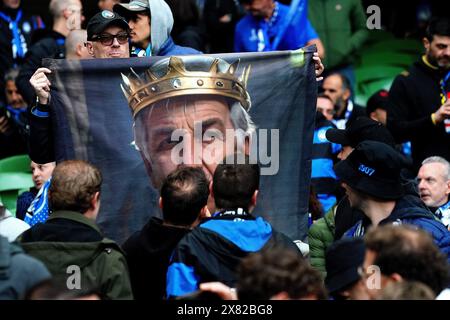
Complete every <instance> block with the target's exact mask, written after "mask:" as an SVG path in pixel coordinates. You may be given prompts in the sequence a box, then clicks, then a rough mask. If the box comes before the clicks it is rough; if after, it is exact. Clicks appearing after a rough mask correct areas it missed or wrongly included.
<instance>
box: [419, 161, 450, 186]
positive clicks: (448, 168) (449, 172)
mask: <svg viewBox="0 0 450 320" xmlns="http://www.w3.org/2000/svg"><path fill="white" fill-rule="evenodd" d="M429 163H441V164H443V165H444V167H445V172H443V175H444V178H445V179H446V180H450V162H448V161H447V160H445V159H444V158H442V157H439V156H433V157H428V158H426V159H425V160H423V161H422V165H424V164H429Z"/></svg>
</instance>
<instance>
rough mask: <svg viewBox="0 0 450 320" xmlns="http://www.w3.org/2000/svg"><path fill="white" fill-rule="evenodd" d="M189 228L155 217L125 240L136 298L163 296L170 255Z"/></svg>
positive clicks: (124, 245)
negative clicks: (169, 223) (173, 224)
mask: <svg viewBox="0 0 450 320" xmlns="http://www.w3.org/2000/svg"><path fill="white" fill-rule="evenodd" d="M189 231H190V230H189V229H188V228H183V227H175V226H168V225H164V224H163V221H162V220H161V219H159V218H156V217H153V218H151V219H150V221H149V222H148V223H147V224H146V225H145V226H144V227H143V228H142V230H141V231H138V232H136V233H135V234H133V235H132V236H131V237H130V238H129V239H128V240H127V241H126V242H125V243H124V244H123V246H122V248H123V250H124V251H125V253H126V259H127V263H128V268H129V271H130V280H131V288H132V289H133V296H134V298H135V299H136V300H148V301H152V300H153V301H154V300H162V299H163V298H164V295H165V292H166V273H167V268H168V267H169V261H170V256H171V255H172V252H173V249H174V248H175V246H176V245H177V244H178V242H179V241H180V240H181V238H182V237H183V236H184V235H185V234H187V233H188V232H189Z"/></svg>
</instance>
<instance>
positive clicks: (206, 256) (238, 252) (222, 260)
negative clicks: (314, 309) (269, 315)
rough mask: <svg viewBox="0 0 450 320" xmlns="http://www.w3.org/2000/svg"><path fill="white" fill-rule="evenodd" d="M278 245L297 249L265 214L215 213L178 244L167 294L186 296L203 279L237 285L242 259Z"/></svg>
mask: <svg viewBox="0 0 450 320" xmlns="http://www.w3.org/2000/svg"><path fill="white" fill-rule="evenodd" d="M276 245H280V246H283V247H286V248H289V249H292V250H294V251H295V252H297V253H298V254H299V256H301V252H300V251H299V250H298V248H297V246H296V245H295V244H294V242H293V241H292V240H291V239H289V238H288V237H287V236H286V235H284V234H282V233H280V232H277V231H276V230H274V229H273V228H272V226H271V225H270V224H269V223H268V222H267V221H265V220H264V219H263V218H262V217H257V218H255V217H253V216H251V215H250V214H246V213H244V214H236V213H235V214H228V212H226V213H216V214H214V216H213V217H212V218H209V219H205V220H204V221H203V222H202V223H201V224H200V225H199V226H197V227H195V228H194V229H193V230H192V231H191V232H190V233H188V234H187V235H186V236H185V237H184V238H183V239H181V241H180V242H179V243H178V245H177V246H176V248H175V251H174V253H173V257H172V259H171V264H170V266H169V269H168V271H167V297H169V298H170V297H176V296H183V295H186V294H189V293H192V292H193V291H195V290H197V289H198V286H199V284H200V283H202V282H210V281H220V282H223V283H224V284H226V285H228V286H231V287H234V286H235V284H236V279H237V276H236V268H237V266H238V264H239V262H240V261H241V260H242V259H243V258H244V257H246V256H247V255H248V254H250V253H252V252H258V251H260V250H262V249H267V248H270V247H273V246H276Z"/></svg>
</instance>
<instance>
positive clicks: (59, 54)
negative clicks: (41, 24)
mask: <svg viewBox="0 0 450 320" xmlns="http://www.w3.org/2000/svg"><path fill="white" fill-rule="evenodd" d="M38 39H39V40H38ZM65 39H66V37H65V36H63V35H62V34H60V33H58V32H55V31H48V30H39V31H37V32H36V33H35V35H34V36H33V40H34V41H36V42H35V43H34V44H33V46H32V47H31V48H30V50H29V51H28V52H27V54H26V56H25V62H24V63H23V65H22V68H21V70H20V73H19V76H18V77H17V80H16V85H17V88H18V89H19V91H20V93H21V94H22V97H23V98H24V99H25V101H26V102H27V104H28V105H31V104H32V103H34V100H35V97H36V96H35V94H34V90H33V88H32V87H31V85H30V82H29V81H30V78H31V76H32V75H33V73H34V72H35V71H36V70H37V69H38V68H39V67H41V66H42V59H44V58H51V59H64V58H65V56H66V49H65V46H64V45H65Z"/></svg>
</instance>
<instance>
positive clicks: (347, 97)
mask: <svg viewBox="0 0 450 320" xmlns="http://www.w3.org/2000/svg"><path fill="white" fill-rule="evenodd" d="M351 95H352V92H351V91H350V89H349V88H347V89H345V91H344V94H343V96H342V98H343V99H344V100H345V101H348V99H350V96H351Z"/></svg>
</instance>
